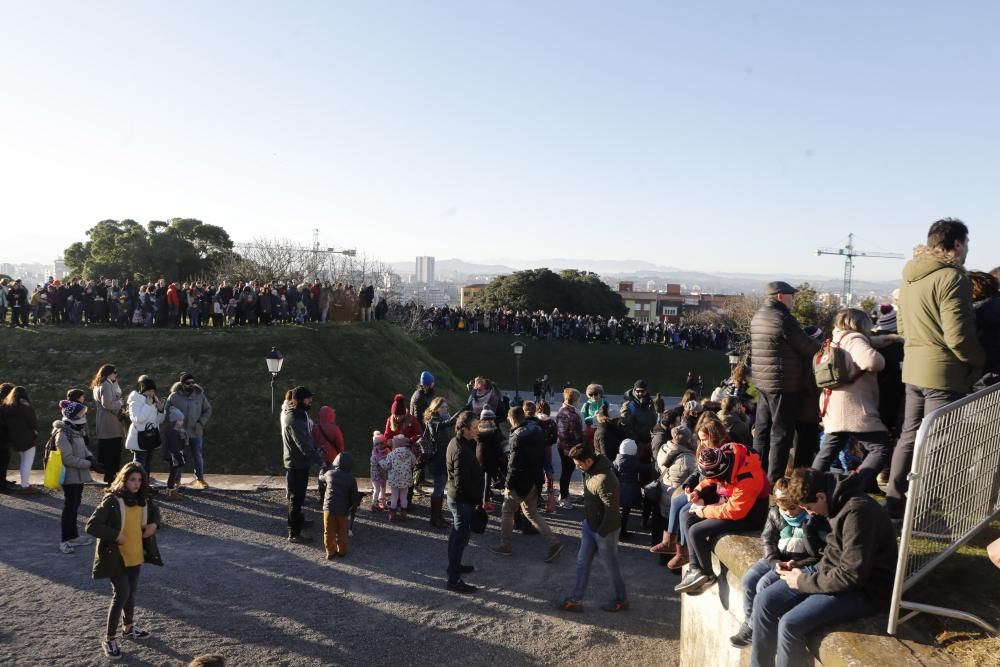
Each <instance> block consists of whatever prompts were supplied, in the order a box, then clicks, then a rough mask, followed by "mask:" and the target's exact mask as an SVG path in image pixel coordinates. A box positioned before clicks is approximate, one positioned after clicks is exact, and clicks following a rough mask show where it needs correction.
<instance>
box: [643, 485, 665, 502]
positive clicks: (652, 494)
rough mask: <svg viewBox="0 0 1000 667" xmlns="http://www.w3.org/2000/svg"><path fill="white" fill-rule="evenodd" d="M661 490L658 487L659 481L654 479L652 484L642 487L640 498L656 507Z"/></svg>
mask: <svg viewBox="0 0 1000 667" xmlns="http://www.w3.org/2000/svg"><path fill="white" fill-rule="evenodd" d="M662 492H663V489H662V488H661V487H660V480H658V479H654V480H653V481H652V482H650V483H649V484H647V485H646V486H644V487H642V496H643V498H645V499H646V500H647V501H648V502H649V503H651V504H653V505H656V504H657V503H659V502H660V494H661V493H662Z"/></svg>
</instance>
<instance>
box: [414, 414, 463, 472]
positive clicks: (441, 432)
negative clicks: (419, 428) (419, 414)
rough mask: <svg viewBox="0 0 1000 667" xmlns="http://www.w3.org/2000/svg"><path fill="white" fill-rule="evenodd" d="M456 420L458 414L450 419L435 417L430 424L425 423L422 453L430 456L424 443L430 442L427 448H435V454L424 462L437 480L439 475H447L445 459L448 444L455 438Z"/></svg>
mask: <svg viewBox="0 0 1000 667" xmlns="http://www.w3.org/2000/svg"><path fill="white" fill-rule="evenodd" d="M456 419H458V414H454V415H451V416H450V417H448V418H445V417H442V416H441V415H434V416H433V417H431V420H430V421H429V422H425V423H424V433H423V435H421V437H420V443H421V452H420V453H421V456H426V455H427V454H428V452H427V451H425V450H424V443H425V442H426V441H428V440H429V441H430V442H429V443H428V444H427V447H428V448H430V447H433V449H434V453H433V455H431V456H430V458H427V459H426V460H425V461H424V466H425V469H426V470H427V472H429V473H430V475H431V476H432V477H435V478H437V476H438V475H443V474H444V473H445V457H446V456H447V454H448V443H449V442H451V439H452V438H453V437H454V436H455V420H456Z"/></svg>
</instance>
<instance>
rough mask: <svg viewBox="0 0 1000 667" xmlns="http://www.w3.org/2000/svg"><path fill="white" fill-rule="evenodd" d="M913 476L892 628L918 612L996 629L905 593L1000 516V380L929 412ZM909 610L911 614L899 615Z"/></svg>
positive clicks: (915, 451)
mask: <svg viewBox="0 0 1000 667" xmlns="http://www.w3.org/2000/svg"><path fill="white" fill-rule="evenodd" d="M909 480H910V486H909V491H908V493H907V501H906V511H905V514H904V516H903V532H902V537H901V540H900V543H899V561H898V563H897V565H896V581H895V585H894V586H893V590H892V606H891V608H890V610H889V628H888V632H889V634H890V635H894V634H896V629H897V627H898V626H899V625H900V624H901V623H904V622H905V621H907V620H908V619H910V618H911V617H913V616H915V615H916V614H918V613H929V614H935V615H938V616H947V617H950V618H957V619H961V620H963V621H968V622H970V623H974V624H975V625H978V626H979V627H981V628H983V629H984V630H986V631H987V632H990V633H993V634H994V635H996V634H998V632H997V628H995V627H994V626H993V625H991V624H990V623H988V622H987V621H985V620H983V619H982V618H979V617H978V616H976V615H974V614H970V613H968V612H964V611H959V610H957V609H949V608H946V607H937V606H934V605H929V604H923V603H919V602H911V601H908V600H904V599H903V596H904V595H906V593H907V592H908V591H910V590H911V589H912V588H913V586H914V585H916V584H917V583H918V582H919V581H920V580H921V579H923V578H924V577H925V576H926V575H927V574H928V573H929V572H930V571H931V570H933V569H934V568H935V567H937V566H938V565H939V564H940V563H941V562H942V561H943V560H944V559H946V558H948V556H950V555H952V554H953V553H955V552H956V551H958V550H959V549H960V548H961V547H962V546H963V545H964V544H966V543H967V542H968V541H969V540H971V539H972V538H973V537H974V536H975V535H976V534H977V533H979V532H980V531H981V530H982V529H984V528H985V527H987V526H989V524H990V523H991V522H992V521H994V520H995V519H996V518H997V517H1000V384H998V385H994V386H992V387H988V388H986V389H984V390H982V391H979V392H976V393H975V394H970V395H969V396H966V397H965V398H962V399H960V400H958V401H955V402H954V403H950V404H948V405H946V406H944V407H942V408H939V409H937V410H935V411H934V412H931V413H930V414H928V415H926V416H925V417H924V420H923V423H922V424H921V425H920V430H919V431H918V432H917V439H916V442H915V444H914V447H913V467H912V471H911V472H910V475H909ZM904 609H905V610H908V611H909V613H907V614H906V615H905V616H903V617H902V618H900V613H901V611H902V610H904Z"/></svg>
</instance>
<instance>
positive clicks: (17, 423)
mask: <svg viewBox="0 0 1000 667" xmlns="http://www.w3.org/2000/svg"><path fill="white" fill-rule="evenodd" d="M0 413H2V414H3V426H4V429H5V430H6V436H7V445H9V446H10V448H11V449H12V450H13V451H15V452H19V453H20V455H21V466H20V468H21V493H35V492H37V489H35V488H34V487H33V486H31V466H32V464H33V463H34V462H35V440H37V439H38V417H37V416H36V415H35V408H33V407H32V405H31V401H29V400H28V390H27V389H25V388H24V387H14V388H13V389H11V390H10V393H9V394H7V396H5V397H4V399H3V403H2V404H0ZM4 472H6V470H4Z"/></svg>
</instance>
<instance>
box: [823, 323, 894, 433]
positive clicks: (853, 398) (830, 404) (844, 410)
mask: <svg viewBox="0 0 1000 667" xmlns="http://www.w3.org/2000/svg"><path fill="white" fill-rule="evenodd" d="M830 340H831V342H832V343H833V344H834V345H839V346H840V349H842V350H843V351H844V352H845V353H846V357H847V359H848V367H849V368H850V376H851V377H852V378H853V381H852V382H849V383H848V384H845V385H843V386H840V387H837V388H836V389H833V390H831V391H829V392H825V391H824V392H821V393H820V397H819V404H820V409H821V410H822V406H824V405H825V406H826V414H825V415H824V416H823V430H824V431H826V432H827V433H873V432H876V431H883V432H884V431H885V430H886V428H885V424H884V423H883V422H882V419H881V418H880V417H879V415H878V373H879V371H881V370H882V369H883V368H885V358H883V357H882V355H881V354H880V353H879V352H878V351H876V350H875V348H873V347H872V345H871V343H870V342H869V341H868V338H867V337H866V336H865V335H864V334H861V333H858V332H856V331H842V330H840V329H834V330H833V336H832V337H831V338H830ZM828 397H829V400H828Z"/></svg>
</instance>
